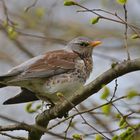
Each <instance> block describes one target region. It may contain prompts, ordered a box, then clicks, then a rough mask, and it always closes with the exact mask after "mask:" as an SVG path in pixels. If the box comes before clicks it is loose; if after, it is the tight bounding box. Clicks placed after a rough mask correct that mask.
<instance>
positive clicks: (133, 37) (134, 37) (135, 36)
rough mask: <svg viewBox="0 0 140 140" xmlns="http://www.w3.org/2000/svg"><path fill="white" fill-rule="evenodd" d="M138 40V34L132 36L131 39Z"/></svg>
mask: <svg viewBox="0 0 140 140" xmlns="http://www.w3.org/2000/svg"><path fill="white" fill-rule="evenodd" d="M137 38H140V37H139V35H137V34H134V35H132V36H131V39H137Z"/></svg>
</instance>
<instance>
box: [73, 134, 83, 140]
mask: <svg viewBox="0 0 140 140" xmlns="http://www.w3.org/2000/svg"><path fill="white" fill-rule="evenodd" d="M72 137H73V140H82V135H80V134H73V135H72Z"/></svg>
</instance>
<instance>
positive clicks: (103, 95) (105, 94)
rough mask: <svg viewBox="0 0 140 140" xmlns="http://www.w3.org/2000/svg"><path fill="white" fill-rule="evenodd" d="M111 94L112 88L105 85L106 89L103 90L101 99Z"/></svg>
mask: <svg viewBox="0 0 140 140" xmlns="http://www.w3.org/2000/svg"><path fill="white" fill-rule="evenodd" d="M109 94H110V90H109V88H108V87H106V86H104V91H103V93H102V94H101V97H100V98H101V99H104V100H105V99H107V97H108V96H109Z"/></svg>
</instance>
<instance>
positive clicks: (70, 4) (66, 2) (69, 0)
mask: <svg viewBox="0 0 140 140" xmlns="http://www.w3.org/2000/svg"><path fill="white" fill-rule="evenodd" d="M76 4H77V3H76V2H75V1H72V0H64V5H65V6H72V5H76Z"/></svg>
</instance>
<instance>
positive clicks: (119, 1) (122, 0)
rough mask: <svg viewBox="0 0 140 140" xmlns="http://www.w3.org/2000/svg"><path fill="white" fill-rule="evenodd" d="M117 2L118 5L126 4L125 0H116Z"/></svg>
mask: <svg viewBox="0 0 140 140" xmlns="http://www.w3.org/2000/svg"><path fill="white" fill-rule="evenodd" d="M117 2H118V3H119V4H122V5H124V4H126V3H127V0H117Z"/></svg>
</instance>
